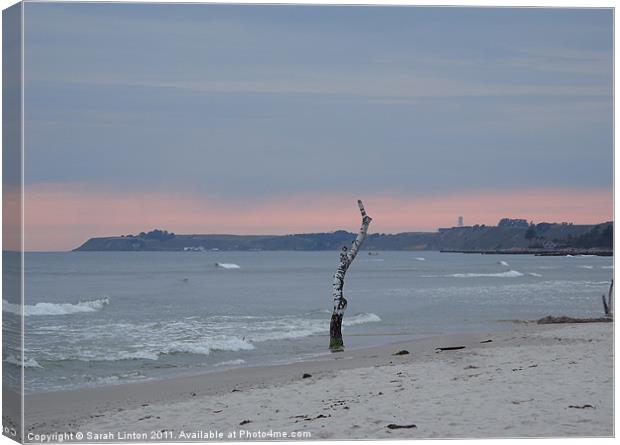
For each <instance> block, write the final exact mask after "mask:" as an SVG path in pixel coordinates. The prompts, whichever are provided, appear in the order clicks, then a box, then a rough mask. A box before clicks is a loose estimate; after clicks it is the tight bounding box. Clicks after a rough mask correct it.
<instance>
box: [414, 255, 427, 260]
mask: <svg viewBox="0 0 620 445" xmlns="http://www.w3.org/2000/svg"><path fill="white" fill-rule="evenodd" d="M416 260H418V261H426V258H422V257H421V256H420V257H416Z"/></svg>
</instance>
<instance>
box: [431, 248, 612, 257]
mask: <svg viewBox="0 0 620 445" xmlns="http://www.w3.org/2000/svg"><path fill="white" fill-rule="evenodd" d="M440 252H441V253H473V254H480V255H535V256H568V255H572V256H579V255H593V256H614V251H613V249H611V250H608V249H522V250H508V249H501V250H440Z"/></svg>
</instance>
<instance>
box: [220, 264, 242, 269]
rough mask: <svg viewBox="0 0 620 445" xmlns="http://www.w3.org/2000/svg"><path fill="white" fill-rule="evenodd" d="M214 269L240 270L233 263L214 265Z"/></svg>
mask: <svg viewBox="0 0 620 445" xmlns="http://www.w3.org/2000/svg"><path fill="white" fill-rule="evenodd" d="M215 267H219V268H221V269H241V267H240V266H239V265H238V264H234V263H215Z"/></svg>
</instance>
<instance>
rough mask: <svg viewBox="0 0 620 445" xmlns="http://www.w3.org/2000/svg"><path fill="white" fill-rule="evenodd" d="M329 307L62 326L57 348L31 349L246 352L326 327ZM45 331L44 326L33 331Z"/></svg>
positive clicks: (74, 356)
mask: <svg viewBox="0 0 620 445" xmlns="http://www.w3.org/2000/svg"><path fill="white" fill-rule="evenodd" d="M324 312H329V311H324V310H321V311H312V312H311V313H306V314H302V315H285V316H278V317H272V316H211V317H206V318H198V319H192V320H189V319H186V320H184V321H174V322H164V321H161V322H149V323H136V324H133V323H106V324H101V325H93V326H90V327H89V328H88V329H87V330H80V331H71V330H70V329H69V330H67V331H66V334H65V335H71V337H72V341H71V342H68V343H67V347H63V348H60V349H56V350H49V349H47V348H43V347H38V348H36V350H34V351H32V352H33V354H34V356H35V357H36V358H37V359H40V360H44V361H46V362H59V361H81V362H111V361H122V360H151V361H156V360H159V359H160V358H163V357H164V356H167V355H168V356H170V355H175V354H198V355H210V354H213V353H216V352H219V351H223V352H238V351H250V350H254V349H256V348H257V347H258V344H259V343H261V342H266V341H271V340H276V341H282V340H292V339H297V338H303V337H309V336H313V335H319V334H327V333H328V332H329V322H330V320H329V317H328V316H327V315H326V314H325V313H324ZM380 321H381V318H380V317H379V316H378V315H376V314H374V313H361V314H356V315H352V316H345V318H344V320H343V326H345V327H350V326H356V325H361V324H365V323H375V322H380ZM39 333H40V334H45V335H47V333H48V331H47V330H46V328H45V327H42V328H39V329H38V330H37V332H36V333H35V334H39Z"/></svg>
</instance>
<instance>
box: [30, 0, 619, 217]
mask: <svg viewBox="0 0 620 445" xmlns="http://www.w3.org/2000/svg"><path fill="white" fill-rule="evenodd" d="M25 17H26V26H25V29H26V46H25V48H26V101H25V104H26V149H27V164H26V183H27V184H28V185H31V186H37V185H44V184H54V185H56V186H58V185H62V184H66V185H73V186H76V185H77V186H79V187H82V188H84V189H92V190H104V189H105V190H116V191H118V192H119V193H122V192H123V191H127V190H132V191H145V192H146V191H148V192H178V193H188V194H192V196H197V197H201V196H205V197H206V196H209V197H216V198H218V199H222V200H236V201H238V202H239V203H243V202H246V201H252V200H257V199H258V200H266V199H276V198H279V197H288V196H291V195H295V194H300V195H308V194H315V195H322V194H329V193H336V192H338V193H342V194H351V195H354V194H361V195H371V194H389V195H390V196H400V197H407V198H412V199H413V198H416V197H417V198H419V197H428V196H439V197H441V196H444V195H447V194H454V193H468V192H471V193H477V192H481V191H506V192H510V193H513V192H515V191H518V190H524V189H553V190H566V193H570V191H571V190H575V189H577V190H598V191H605V192H606V193H608V195H609V209H610V212H611V187H612V181H613V176H612V175H613V170H612V169H613V167H612V129H613V127H612V125H613V124H612V60H613V59H612V11H611V10H610V9H510V8H501V9H487V8H422V7H302V6H224V5H145V4H134V5H128V4H77V5H76V4H53V3H42V4H37V3H28V4H26V16H25ZM551 216H552V215H550V217H551Z"/></svg>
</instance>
